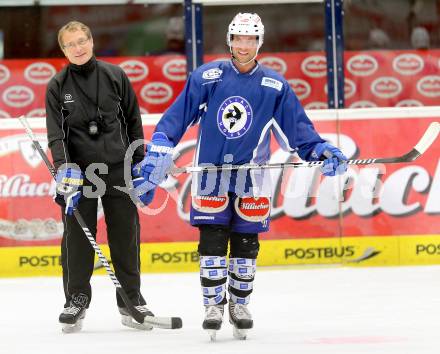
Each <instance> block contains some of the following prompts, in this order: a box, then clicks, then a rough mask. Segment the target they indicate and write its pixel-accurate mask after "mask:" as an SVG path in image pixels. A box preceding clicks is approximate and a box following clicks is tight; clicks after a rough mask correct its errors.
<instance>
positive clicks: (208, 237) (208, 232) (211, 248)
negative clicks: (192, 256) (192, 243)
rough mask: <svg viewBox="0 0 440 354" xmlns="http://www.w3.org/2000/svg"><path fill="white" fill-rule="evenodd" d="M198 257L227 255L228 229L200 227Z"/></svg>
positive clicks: (224, 227) (221, 226)
mask: <svg viewBox="0 0 440 354" xmlns="http://www.w3.org/2000/svg"><path fill="white" fill-rule="evenodd" d="M199 230H200V240H199V248H198V251H199V254H200V256H220V257H223V256H226V254H227V253H228V241H229V233H230V231H229V228H228V227H227V226H223V225H200V226H199Z"/></svg>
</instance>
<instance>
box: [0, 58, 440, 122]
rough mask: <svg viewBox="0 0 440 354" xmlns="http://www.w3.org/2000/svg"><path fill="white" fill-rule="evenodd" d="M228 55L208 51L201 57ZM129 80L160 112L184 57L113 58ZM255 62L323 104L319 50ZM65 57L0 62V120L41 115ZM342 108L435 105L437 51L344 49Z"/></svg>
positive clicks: (315, 105) (182, 72) (306, 102)
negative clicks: (50, 88) (344, 67)
mask: <svg viewBox="0 0 440 354" xmlns="http://www.w3.org/2000/svg"><path fill="white" fill-rule="evenodd" d="M218 59H228V55H226V54H225V55H209V56H206V58H205V61H211V60H218ZM105 60H106V61H109V62H112V63H114V64H118V65H120V66H121V67H122V68H123V69H124V71H125V72H126V73H127V75H128V77H129V78H130V80H131V82H132V84H133V87H134V90H135V92H136V94H137V97H138V102H139V106H140V108H141V112H142V113H162V112H164V111H165V110H166V108H167V107H168V106H169V105H170V104H171V103H172V102H173V100H174V99H175V98H176V97H177V95H178V94H179V93H180V91H181V90H182V88H183V86H184V84H185V79H186V60H185V58H184V57H183V56H179V55H163V56H145V57H115V58H107V57H106V58H105ZM259 61H260V63H261V64H263V65H266V66H268V67H270V68H272V69H274V70H275V71H277V72H279V73H280V74H282V75H284V76H285V77H286V79H287V80H288V82H289V83H290V85H291V86H292V88H293V90H294V91H295V93H296V94H297V96H298V98H299V99H300V101H301V103H302V104H303V106H304V107H305V108H306V109H323V108H327V92H326V91H327V87H326V83H327V63H326V58H325V55H324V53H322V52H307V53H261V55H260V56H259ZM64 65H66V61H65V60H63V59H45V60H38V61H36V60H31V59H29V60H3V61H0V118H8V117H18V116H20V115H26V116H28V117H42V116H44V115H45V113H44V96H45V91H46V85H47V83H48V82H49V80H50V78H51V77H52V76H53V75H55V73H56V72H57V71H59V70H60V69H61V68H62V67H63V66H64ZM345 65H346V70H345V100H346V107H351V108H362V107H375V106H380V107H383V106H388V107H394V106H403V107H408V106H423V105H436V104H437V102H438V98H439V97H440V75H438V69H439V65H440V50H429V51H420V50H419V51H366V52H346V53H345Z"/></svg>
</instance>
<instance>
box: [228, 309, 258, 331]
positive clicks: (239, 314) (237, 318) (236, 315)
mask: <svg viewBox="0 0 440 354" xmlns="http://www.w3.org/2000/svg"><path fill="white" fill-rule="evenodd" d="M229 322H230V323H231V324H232V325H233V329H232V333H233V336H234V338H236V339H240V340H245V339H246V336H247V331H248V329H250V328H252V327H253V326H254V322H253V320H252V315H251V313H250V312H249V310H248V308H247V306H246V305H242V304H235V303H233V302H232V301H230V302H229Z"/></svg>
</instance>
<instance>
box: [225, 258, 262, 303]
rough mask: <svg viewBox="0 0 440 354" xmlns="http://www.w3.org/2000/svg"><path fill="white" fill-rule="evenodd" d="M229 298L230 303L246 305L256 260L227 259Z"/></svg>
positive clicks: (250, 290)
mask: <svg viewBox="0 0 440 354" xmlns="http://www.w3.org/2000/svg"><path fill="white" fill-rule="evenodd" d="M228 270H229V287H228V290H229V296H230V299H231V301H232V302H234V303H236V304H237V303H238V304H245V305H246V304H248V303H249V298H250V295H251V293H252V289H253V283H254V278H255V272H256V270H257V266H256V260H255V259H252V258H229V267H228Z"/></svg>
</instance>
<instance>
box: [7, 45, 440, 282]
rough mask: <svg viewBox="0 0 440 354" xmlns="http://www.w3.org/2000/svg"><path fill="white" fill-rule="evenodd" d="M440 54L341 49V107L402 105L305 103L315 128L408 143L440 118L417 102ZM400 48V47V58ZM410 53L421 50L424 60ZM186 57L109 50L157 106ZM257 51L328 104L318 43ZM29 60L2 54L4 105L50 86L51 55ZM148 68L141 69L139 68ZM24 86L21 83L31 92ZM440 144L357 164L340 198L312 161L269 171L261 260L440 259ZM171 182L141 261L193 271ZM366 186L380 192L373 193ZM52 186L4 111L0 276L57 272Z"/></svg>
mask: <svg viewBox="0 0 440 354" xmlns="http://www.w3.org/2000/svg"><path fill="white" fill-rule="evenodd" d="M438 53H439V52H436V51H429V55H428V53H426V54H425V52H407V51H405V52H382V51H377V52H368V56H366V55H365V53H350V54H348V55H347V58H346V66H347V75H346V77H347V82H348V84H347V86H346V102H347V106H350V105H354V106H361V107H364V106H374V105H377V106H381V105H389V106H401V108H397V109H389V108H377V109H365V110H341V111H340V112H339V113H335V112H331V111H326V110H311V111H308V113H309V115H310V116H311V118H312V119H313V120H314V122H315V125H316V128H317V130H318V131H319V132H320V133H321V134H322V135H323V136H324V137H325V138H327V139H329V140H331V141H333V142H334V143H339V144H340V146H341V148H342V149H343V151H344V152H345V153H346V154H347V155H348V156H349V157H351V158H369V157H386V156H395V155H401V154H403V153H405V152H406V151H407V150H409V149H410V148H411V147H412V146H414V144H415V143H416V142H417V141H418V139H419V138H420V136H421V135H422V133H423V132H424V130H425V129H426V128H427V126H428V125H429V123H430V122H432V121H439V118H438V117H439V115H440V108H439V107H414V106H417V105H421V104H423V105H432V104H435V103H436V100H438V97H439V96H440V85H439V82H440V80H438V79H439V77H438V76H436V75H431V74H432V72H433V70H434V69H435V67H436V65H438V62H439V57H440V56H439V55H438ZM403 54H405V55H406V56H404V57H403V59H402V55H403ZM417 56H418V57H420V58H422V62H423V65H422V64H420V60H419V59H417ZM396 58H397V59H396ZM181 59H182V58H181V57H157V58H151V57H145V58H117V59H116V58H115V59H112V60H110V61H113V62H115V63H118V64H123V65H122V66H123V67H124V70H126V72H127V73H128V74H129V77H130V78H131V80H132V83H133V85H134V87H135V90H136V92H137V94H138V98H139V103H140V106H141V107H143V112H146V111H148V112H162V111H163V110H165V109H166V107H167V106H168V105H169V104H170V102H172V99H173V98H174V97H175V96H176V95H177V94H178V92H179V91H180V90H181V88H182V87H183V85H184V79H185V75H184V72H185V65H184V62H182V61H181ZM323 60H324V61H323ZM402 60H403V61H402ZM139 61H140V62H142V63H143V65H141V64H139ZM260 61H261V62H262V63H263V64H266V65H270V66H271V67H273V68H274V69H276V70H278V71H280V72H282V73H284V75H285V76H286V78H287V79H288V80H290V81H289V82H290V83H291V84H292V87H293V89H294V90H295V91H296V93H297V95H298V97H299V98H300V99H301V101H302V103H303V104H304V105H305V106H306V107H317V108H319V107H321V108H322V107H324V106H325V105H324V104H318V103H316V102H321V103H322V102H325V101H326V95H325V82H326V78H325V74H323V70H324V72H325V69H324V67H325V59H324V58H323V57H320V55H319V54H317V55H310V54H307V55H306V54H301V53H299V54H280V55H278V54H276V53H272V54H267V53H266V54H264V55H262V58H261V60H260ZM43 62H45V63H47V64H51V65H52V66H53V67H54V68H55V70H59V69H60V68H61V67H62V65H63V63H64V61H62V60H47V61H43ZM287 63H288V64H287ZM32 64H35V63H34V61H31V60H29V61H26V60H17V61H2V62H0V90H1V91H0V92H1V98H0V116H2V117H7V116H12V117H16V116H18V115H20V114H26V115H28V114H29V115H30V116H33V115H37V116H38V115H42V114H44V112H42V111H41V110H39V109H41V108H43V107H44V91H45V85H46V83H47V81H48V79H49V78H50V77H51V75H52V74H53V71H52V70H51V69H50V68H49V67H48V66H46V65H40V64H38V65H33V66H32ZM418 65H419V66H421V69H420V68H419V67H418ZM5 67H6V68H7V70H8V71H6V70H5V69H4V68H5ZM29 67H31V68H30V69H29ZM145 67H146V68H147V69H146V71H142V70H145ZM34 69H35V71H34ZM437 71H438V70H437ZM48 73H49V74H48ZM165 73H167V74H165ZM391 73H392V74H391ZM166 75H168V76H166ZM164 77H165V78H164ZM381 77H386V79H381ZM29 78H30V79H29ZM301 80H303V81H301ZM348 80H351V81H352V83H350V81H348ZM396 80H397V81H399V82H400V84H399V83H397V81H396ZM30 81H33V83H30ZM304 82H306V83H307V84H308V85H309V86H310V88H309V87H308V86H307V84H304ZM353 84H354V85H353ZM17 86H18V89H17ZM20 86H26V87H28V88H29V89H30V90H31V91H32V94H30V93H29V92H30V91H29V90H28V89H22V88H20ZM14 87H15V88H14ZM169 87H171V90H170V89H169ZM353 87H354V88H353ZM351 90H353V91H354V93H352V91H351ZM170 93H171V94H170ZM28 94H29V97H33V100H32V101H31V102H30V103H27V102H28V100H29V97H28V96H27V95H28ZM165 98H166V100H165ZM408 100H410V101H408ZM8 102H9V103H8ZM356 102H361V103H357V104H356ZM402 102H403V103H402ZM11 103H12V104H11ZM155 121H156V120H155V119H154V117H153V118H152V116H150V115H147V116H145V117H144V123H145V124H144V129H145V136H146V137H149V136H151V132H152V130H153V126H154V123H155ZM33 124H34V129H35V133H37V134H38V136H39V139H41V143H42V145H43V147H44V148H45V149H47V142H45V136H46V133H45V129H44V120H42V119H36V120H35V121H34V123H33ZM195 137H196V130H195V129H191V130H189V131H188V132H187V134H186V135H185V137H184V139H183V140H182V142H181V143H180V144H179V146H178V148H177V150H178V152H179V157H178V158H177V159H176V164H177V165H184V164H188V163H190V162H191V159H192V154H193V149H194V145H195ZM272 150H273V155H272V161H271V162H280V161H288V159H289V158H290V157H289V155H287V154H285V153H284V152H282V151H281V150H280V149H279V148H278V146H277V145H276V143H273V144H272ZM439 152H440V143H439V140H437V141H436V142H434V144H433V145H432V147H431V148H430V149H429V150H428V151H427V152H426V153H425V154H424V155H423V156H422V157H420V158H419V159H418V160H416V161H415V162H413V163H410V164H396V165H386V166H369V167H361V168H355V167H352V168H351V169H350V171H349V173H348V174H347V175H346V176H345V177H344V178H346V177H347V178H348V177H350V181H351V182H350V183H349V184H348V185H349V187H350V188H347V190H346V191H345V192H344V194H343V197H344V198H343V200H342V199H341V194H340V193H336V192H335V191H336V190H338V188H341V186H344V185H345V184H344V182H345V180H342V179H341V180H340V182H338V179H329V178H322V177H320V175H319V172H317V171H313V170H311V169H296V170H289V171H285V172H284V173H283V174H281V173H280V172H281V171H274V173H273V178H274V181H275V186H276V187H277V188H276V189H275V190H276V192H277V193H276V194H275V197H274V198H273V200H272V211H271V213H272V219H273V221H272V223H271V229H270V232H268V233H267V234H264V235H262V236H261V239H262V241H263V242H262V250H261V256H260V258H259V263H260V264H263V265H289V264H334V263H344V264H350V265H357V264H359V265H397V264H439V263H440V238H439V236H440V231H439V230H440V218H439V214H440V164H439V156H440V154H439ZM384 168H385V170H384ZM303 181H305V182H304V183H302V182H303ZM166 187H167V188H172V187H175V193H177V196H178V200H179V201H181V202H182V203H183V207H182V208H181V207H178V205H177V204H176V202H175V201H174V200H173V198H169V197H168V198H169V199H168V201H167V202H166V203H165V201H166V200H167V195H169V194H167V192H166V191H165V190H163V189H162V190H159V191H158V193H157V197H156V199H155V201H154V203H153V204H152V206H151V207H152V208H153V209H157V208H162V206H163V205H164V208H163V210H161V211H160V212H159V213H157V215H154V216H151V215H145V214H143V213H141V227H142V234H141V240H142V242H143V246H142V260H143V265H142V270H143V271H175V270H194V269H196V266H197V254H196V242H197V238H198V234H197V232H196V230H195V229H193V228H192V227H191V226H190V225H189V224H188V207H189V203H190V191H189V176H186V175H182V176H179V177H177V178H176V179H171V180H170V181H169V182H168V184H167V185H166ZM373 187H375V189H374V191H375V193H376V194H375V195H371V194H372V191H373ZM53 193H54V185H53V182H52V181H51V179H50V175H49V173H48V172H47V170H46V168H45V166H44V163H43V162H42V161H41V159H40V158H39V156H38V155H37V154H36V153H35V151H34V150H33V149H32V147H31V144H30V142H29V141H28V138H27V137H26V135H25V134H24V131H23V130H22V129H21V128H20V126H19V123H18V121H15V120H14V119H2V120H0V265H1V267H0V276H17V275H32V274H35V275H47V274H58V273H59V247H58V245H59V243H60V237H61V233H62V224H61V222H60V221H61V217H60V210H59V209H58V208H57V206H56V205H55V204H54V203H53V201H52V196H53ZM307 193H308V194H313V195H316V196H315V197H311V198H309V197H306V196H305V194H307ZM338 200H339V201H340V203H338ZM164 203H165V204H164ZM98 216H99V222H98V242H99V243H100V244H104V245H105V244H106V236H105V224H104V220H103V218H102V213H101V211H100V213H99V215H98ZM104 248H106V247H104Z"/></svg>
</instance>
